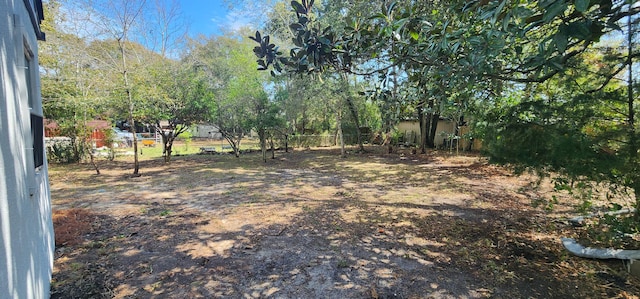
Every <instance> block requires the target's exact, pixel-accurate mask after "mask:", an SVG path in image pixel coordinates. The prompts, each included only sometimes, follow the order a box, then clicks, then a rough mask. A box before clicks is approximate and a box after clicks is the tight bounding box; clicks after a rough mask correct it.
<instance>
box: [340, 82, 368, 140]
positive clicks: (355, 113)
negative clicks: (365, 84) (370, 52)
mask: <svg viewBox="0 0 640 299" xmlns="http://www.w3.org/2000/svg"><path fill="white" fill-rule="evenodd" d="M342 80H343V83H344V84H346V85H347V86H349V78H347V75H346V74H345V73H342ZM345 101H346V102H347V107H349V111H350V112H351V116H352V117H353V121H354V122H355V123H356V138H357V140H358V148H359V151H360V152H364V151H365V150H364V144H363V143H362V136H360V117H358V109H357V108H356V105H355V104H354V103H353V98H352V97H351V92H350V91H349V89H347V96H346V97H345Z"/></svg>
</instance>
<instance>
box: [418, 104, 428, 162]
mask: <svg viewBox="0 0 640 299" xmlns="http://www.w3.org/2000/svg"><path fill="white" fill-rule="evenodd" d="M424 105H425V102H424V101H421V102H420V104H419V105H418V119H419V120H420V153H421V154H426V153H427V115H426V113H425V109H424V108H425V107H424Z"/></svg>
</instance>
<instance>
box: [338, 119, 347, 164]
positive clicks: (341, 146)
mask: <svg viewBox="0 0 640 299" xmlns="http://www.w3.org/2000/svg"><path fill="white" fill-rule="evenodd" d="M340 114H341V113H340V111H337V112H336V126H337V128H336V129H337V130H338V138H340V157H343V158H344V157H346V155H345V150H344V138H343V136H342V115H340Z"/></svg>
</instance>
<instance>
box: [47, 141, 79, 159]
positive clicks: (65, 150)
mask: <svg viewBox="0 0 640 299" xmlns="http://www.w3.org/2000/svg"><path fill="white" fill-rule="evenodd" d="M80 159H81V157H80V155H78V148H77V147H76V144H75V142H71V141H69V142H53V143H52V144H51V145H49V146H48V147H47V160H48V161H49V162H51V163H60V164H67V163H77V162H79V161H80Z"/></svg>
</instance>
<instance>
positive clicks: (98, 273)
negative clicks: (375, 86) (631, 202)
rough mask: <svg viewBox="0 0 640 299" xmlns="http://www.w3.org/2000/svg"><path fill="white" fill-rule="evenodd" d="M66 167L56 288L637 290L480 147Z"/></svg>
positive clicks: (241, 293) (555, 293) (639, 285)
mask: <svg viewBox="0 0 640 299" xmlns="http://www.w3.org/2000/svg"><path fill="white" fill-rule="evenodd" d="M100 166H101V168H102V174H101V175H99V176H97V175H95V174H94V173H93V172H92V170H91V168H90V167H89V166H87V165H72V166H53V167H52V168H51V171H50V172H51V184H52V197H53V202H54V209H55V211H56V215H57V218H56V219H57V220H56V231H57V234H58V235H59V236H58V238H57V239H58V242H59V243H60V244H58V245H57V249H56V260H55V270H54V278H53V283H52V297H53V298H100V297H103V298H489V297H491V298H638V297H637V296H638V294H640V282H639V280H638V279H637V278H634V277H630V276H629V275H627V274H626V272H625V271H624V270H623V265H622V263H620V262H615V261H609V262H602V261H591V260H585V259H580V258H576V257H573V256H570V255H568V254H567V253H566V252H565V251H563V250H562V246H561V243H560V241H559V238H560V237H561V236H575V235H576V234H577V232H576V230H577V229H576V228H573V227H570V226H568V225H566V224H565V223H564V222H563V219H566V217H568V216H570V215H574V213H575V208H574V204H576V203H574V202H572V201H571V200H569V199H568V198H561V201H560V204H558V205H555V206H554V209H553V210H552V211H548V210H545V209H542V208H540V207H534V205H533V203H538V204H539V203H540V202H544V200H545V198H550V196H551V195H550V193H549V190H548V188H546V189H545V187H544V186H543V187H542V188H541V189H535V188H533V187H532V184H531V180H532V178H531V177H517V176H514V175H512V174H511V172H510V171H508V170H506V169H503V168H501V167H497V166H492V165H488V164H487V163H486V161H485V160H484V159H483V158H481V157H478V156H460V157H451V156H447V155H443V154H438V155H436V154H433V153H432V154H430V155H410V154H406V155H405V154H402V153H395V154H383V153H378V152H377V149H375V148H370V149H369V152H368V153H366V154H354V153H352V154H350V155H349V156H348V157H347V158H340V157H339V156H338V154H337V151H336V150H328V149H315V150H296V151H294V152H293V153H277V155H276V159H275V160H269V161H268V162H267V163H262V161H261V160H260V155H259V154H248V155H245V156H242V157H241V158H240V159H236V158H234V157H232V156H230V155H210V156H200V155H194V156H186V157H177V158H176V159H175V160H174V161H173V162H172V163H171V164H169V165H166V164H164V163H162V162H161V161H160V160H157V161H145V162H143V164H142V176H141V177H135V178H131V177H130V176H129V174H130V173H131V164H130V163H129V162H123V161H120V162H117V161H116V162H107V161H103V162H101V164H100Z"/></svg>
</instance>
